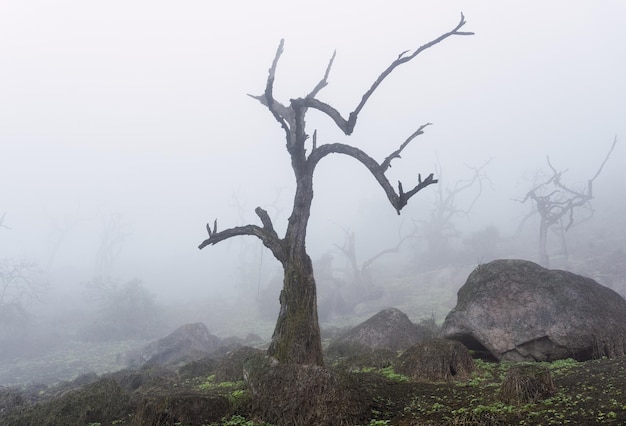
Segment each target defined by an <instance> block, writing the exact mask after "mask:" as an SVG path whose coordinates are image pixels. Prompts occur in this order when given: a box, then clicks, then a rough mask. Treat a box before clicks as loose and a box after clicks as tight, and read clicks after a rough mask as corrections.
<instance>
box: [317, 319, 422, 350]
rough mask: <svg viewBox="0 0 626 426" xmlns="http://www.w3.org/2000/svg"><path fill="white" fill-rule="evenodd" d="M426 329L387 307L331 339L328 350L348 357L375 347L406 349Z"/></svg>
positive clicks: (419, 339) (420, 337)
mask: <svg viewBox="0 0 626 426" xmlns="http://www.w3.org/2000/svg"><path fill="white" fill-rule="evenodd" d="M428 335H429V330H427V329H426V328H425V327H422V326H419V325H417V324H415V323H413V322H411V320H410V319H409V317H408V316H407V315H406V314H405V313H404V312H402V311H400V310H398V309H396V308H387V309H383V310H382V311H380V312H378V313H377V314H376V315H374V316H373V317H371V318H369V319H368V320H366V321H364V322H362V323H361V324H359V325H357V326H356V327H354V328H353V329H351V330H350V331H348V332H347V333H345V334H343V335H341V336H339V337H338V338H336V339H335V340H333V341H332V342H331V343H330V345H329V346H328V350H327V353H328V354H329V355H330V356H331V357H334V356H340V357H341V356H350V355H356V354H360V353H362V352H364V351H366V352H369V351H372V350H375V349H389V350H392V351H400V350H405V349H407V348H408V347H410V346H411V345H414V344H415V343H417V342H420V341H422V340H424V339H425V338H426V337H427V336H428Z"/></svg>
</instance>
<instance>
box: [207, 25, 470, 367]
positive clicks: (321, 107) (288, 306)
mask: <svg viewBox="0 0 626 426" xmlns="http://www.w3.org/2000/svg"><path fill="white" fill-rule="evenodd" d="M463 25H465V18H464V17H463V15H462V14H461V19H460V21H459V23H458V24H457V25H456V26H455V27H454V28H453V29H452V30H451V31H449V32H447V33H445V34H442V35H441V36H439V37H437V38H435V39H434V40H432V41H430V42H428V43H426V44H424V45H423V46H420V47H419V48H417V49H416V50H414V51H413V52H412V53H411V52H410V51H405V52H402V53H401V54H400V55H398V57H397V58H396V59H395V60H394V61H393V62H392V63H391V64H390V65H389V66H388V67H387V68H386V69H385V70H384V71H383V72H382V73H381V74H380V75H379V76H378V78H377V79H376V81H374V83H373V84H372V86H371V87H370V88H369V90H367V91H366V92H365V94H364V95H363V97H362V98H361V100H360V102H359V103H358V104H357V106H356V108H355V109H354V111H352V112H351V113H350V114H348V117H347V119H346V118H344V117H343V116H342V115H341V113H340V112H339V111H338V110H337V109H335V108H334V107H332V106H331V105H329V104H327V103H325V102H322V101H321V100H319V99H318V98H317V95H318V94H319V92H320V91H321V90H322V89H323V88H324V87H326V85H327V84H328V76H329V74H330V70H331V67H332V64H333V61H334V59H335V54H333V55H332V57H331V59H330V61H329V63H328V66H327V68H326V72H325V74H324V76H323V78H322V79H321V80H320V81H319V83H317V85H316V86H315V87H314V88H313V90H312V91H311V92H310V93H309V94H308V95H306V96H304V97H301V98H295V99H290V100H289V103H288V104H283V103H281V102H279V101H278V100H276V99H275V98H274V94H273V91H274V78H275V75H276V68H277V66H278V61H279V59H280V57H281V55H282V53H283V45H284V40H281V42H280V44H279V46H278V50H277V51H276V55H275V57H274V60H273V62H272V65H271V67H270V69H269V75H268V78H267V84H266V86H265V92H264V93H263V94H262V95H260V96H252V95H251V96H252V97H253V98H254V99H256V100H258V101H259V102H260V103H261V104H263V105H264V106H265V107H266V108H267V109H268V110H269V112H270V113H271V114H272V116H273V117H274V119H275V120H276V121H277V122H278V123H279V124H280V126H281V127H282V129H283V131H284V132H285V139H286V142H287V145H286V147H287V151H288V153H289V155H290V157H291V166H292V169H293V171H294V175H295V180H296V191H295V196H294V201H293V208H292V211H291V215H290V216H289V219H288V224H287V229H286V231H285V236H284V237H282V238H280V237H279V236H278V234H277V233H276V231H275V230H274V226H273V224H272V221H271V219H270V217H269V215H268V213H267V211H265V210H264V209H262V208H261V207H257V208H256V209H255V212H256V214H257V216H258V217H259V219H260V220H261V223H262V226H258V225H252V224H250V225H244V226H237V227H233V228H228V229H225V230H222V231H219V230H218V228H217V220H216V221H215V222H213V225H212V226H211V225H209V224H207V231H208V234H209V238H207V239H206V240H204V241H203V242H202V243H201V244H200V246H199V248H200V249H202V248H204V247H206V246H208V245H213V244H217V243H219V242H220V241H223V240H226V239H228V238H231V237H235V236H240V235H252V236H256V237H257V238H259V239H260V240H261V241H262V242H263V244H264V245H265V246H266V247H267V248H268V249H270V250H271V252H272V254H273V255H274V257H275V258H276V259H278V261H280V263H281V264H282V266H283V270H284V281H283V289H282V291H281V294H280V298H279V300H280V306H281V307H280V312H279V315H278V320H277V322H276V328H275V329H274V334H273V336H272V341H271V343H270V346H269V348H268V353H269V355H271V356H273V357H274V358H275V359H277V360H278V361H279V362H283V363H295V364H316V365H322V364H323V358H322V345H321V338H320V329H319V322H318V316H317V296H316V286H315V280H314V277H313V266H312V262H311V259H310V257H309V255H308V254H307V252H306V245H305V240H306V231H307V224H308V221H309V216H310V212H311V203H312V201H313V172H314V170H315V167H316V166H317V165H318V163H319V162H320V161H321V160H322V159H323V158H325V157H326V156H328V155H330V154H344V155H347V156H349V157H352V158H354V159H355V160H357V161H358V162H360V163H361V164H362V165H363V166H365V167H366V168H367V169H368V170H369V171H370V173H372V175H373V176H374V177H375V178H376V180H377V182H378V183H379V184H380V186H381V187H382V189H383V190H384V192H385V194H386V195H387V198H388V199H389V202H390V203H391V205H392V206H393V207H394V209H395V210H396V212H397V213H398V214H400V210H401V209H402V208H403V207H404V206H405V205H406V204H407V202H408V201H409V199H410V198H411V197H413V196H414V195H415V194H417V193H418V192H419V191H421V190H422V189H424V188H426V187H427V186H429V185H432V184H434V183H436V182H437V180H436V179H435V178H434V176H433V174H432V173H431V174H430V175H428V176H427V177H426V178H425V179H422V177H421V175H419V174H418V183H417V185H415V186H414V187H413V188H412V189H410V190H408V191H405V190H404V188H403V185H402V183H400V182H398V188H397V190H396V189H395V188H394V187H393V186H392V184H391V183H390V182H389V180H388V178H387V176H386V175H385V172H386V171H387V170H388V169H389V167H390V164H391V161H392V160H394V159H396V158H400V154H401V153H402V151H403V150H404V148H406V146H407V145H408V144H409V143H410V142H411V141H412V140H413V139H414V138H415V137H417V136H419V135H421V134H422V133H423V132H424V129H425V128H426V127H427V126H428V125H429V124H430V123H427V124H424V125H422V126H420V127H419V128H418V129H417V130H416V131H415V132H414V133H413V134H412V135H410V136H409V137H408V138H407V139H406V140H405V141H404V142H403V143H402V144H401V145H400V147H399V148H398V149H397V150H395V151H393V152H392V153H391V154H390V155H389V156H387V157H386V158H385V159H384V160H383V161H382V162H380V163H379V162H378V161H376V160H375V159H373V158H372V157H370V156H369V155H368V154H367V153H365V152H364V151H362V150H361V149H359V148H357V147H355V146H352V145H347V144H343V143H325V144H318V141H317V132H316V131H314V132H313V135H312V138H311V139H309V135H308V134H307V131H306V121H305V119H306V115H307V112H308V111H309V109H314V110H317V111H319V112H321V113H323V114H325V115H326V116H328V117H329V118H330V119H331V120H332V121H333V122H334V123H335V125H336V126H337V127H338V128H339V129H340V130H341V131H342V132H343V133H344V134H345V135H346V136H349V135H350V134H352V132H353V130H354V127H355V125H356V122H357V119H358V117H359V113H360V112H361V110H362V109H363V108H364V107H365V104H366V103H367V101H368V100H369V99H370V97H371V96H372V94H373V93H374V92H375V91H376V89H377V88H378V87H379V86H380V84H381V83H382V82H383V81H384V80H385V78H387V77H388V76H389V74H391V73H392V72H393V71H394V70H395V69H396V68H397V67H398V66H400V65H402V64H405V63H407V62H409V61H411V60H412V59H414V58H415V57H416V56H417V55H418V54H420V53H421V52H423V51H425V50H426V49H429V48H430V47H432V46H434V45H436V44H438V43H439V42H441V41H443V40H445V39H447V38H448V37H451V36H457V35H471V34H472V33H470V32H462V31H460V29H461V27H463Z"/></svg>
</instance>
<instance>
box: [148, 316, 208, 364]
mask: <svg viewBox="0 0 626 426" xmlns="http://www.w3.org/2000/svg"><path fill="white" fill-rule="evenodd" d="M219 345H220V338H219V337H217V336H214V335H212V334H211V333H209V329H208V328H207V326H206V325H204V324H203V323H201V322H198V323H193V324H185V325H182V326H180V327H178V328H177V329H176V330H174V331H173V332H172V333H170V334H169V335H167V336H165V337H163V338H162V339H159V340H156V341H154V342H152V343H150V344H149V345H147V346H146V347H145V348H143V350H142V351H141V357H142V358H143V359H144V360H145V362H146V364H148V365H151V364H158V365H173V364H181V363H187V362H191V361H196V360H199V359H202V358H204V357H206V356H207V355H208V354H210V353H212V352H214V351H215V350H216V349H217V348H218V347H219Z"/></svg>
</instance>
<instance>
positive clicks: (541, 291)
mask: <svg viewBox="0 0 626 426" xmlns="http://www.w3.org/2000/svg"><path fill="white" fill-rule="evenodd" d="M442 335H443V337H446V338H449V339H455V340H458V341H460V342H461V343H463V344H465V346H467V347H468V348H469V349H475V350H483V351H484V350H487V351H488V352H489V353H491V355H493V356H494V357H495V358H497V359H498V360H507V361H532V360H536V361H551V360H556V359H564V358H575V359H578V360H588V359H592V358H598V357H603V356H606V357H616V356H621V355H624V353H625V351H626V301H625V300H624V299H623V298H622V297H621V296H620V295H619V294H617V293H616V292H614V291H613V290H611V289H609V288H607V287H604V286H602V285H600V284H598V283H597V282H595V281H594V280H592V279H590V278H586V277H583V276H580V275H576V274H573V273H571V272H567V271H559V270H549V269H545V268H543V267H541V266H539V265H537V264H535V263H533V262H529V261H525V260H512V259H504V260H495V261H493V262H490V263H487V264H484V265H480V266H478V267H477V268H476V269H474V271H473V272H472V273H471V274H470V275H469V277H468V278H467V282H466V283H465V285H463V287H461V288H460V289H459V291H458V301H457V305H456V307H455V308H454V309H453V310H452V311H451V312H450V313H449V314H448V316H447V317H446V319H445V321H444V323H443V328H442Z"/></svg>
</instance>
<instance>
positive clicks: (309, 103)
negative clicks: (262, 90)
mask: <svg viewBox="0 0 626 426" xmlns="http://www.w3.org/2000/svg"><path fill="white" fill-rule="evenodd" d="M465 24H466V21H465V16H463V14H462V13H461V20H460V21H459V23H458V24H457V25H456V27H454V29H452V30H451V31H449V32H447V33H445V34H442V35H440V36H439V37H437V38H436V39H434V40H431V41H430V42H428V43H426V44H424V45H422V46H420V47H419V48H417V49H416V50H415V51H414V52H413V53H412V54H410V55H408V56H405V53H407V52H408V50H406V51H404V52H402V53H401V54H400V55H398V58H397V59H396V60H395V61H393V62H392V63H391V65H389V66H388V67H387V68H386V69H385V70H384V71H383V72H382V73H381V74H380V75H379V76H378V78H377V79H376V80H375V81H374V83H372V86H371V87H370V88H369V90H368V91H367V92H365V94H364V95H363V97H362V98H361V102H359V104H358V105H357V106H356V108H355V109H354V111H352V112H351V113H350V114H349V115H348V119H347V120H346V119H345V118H343V117H342V116H341V113H339V111H337V110H336V109H335V108H333V107H332V106H330V105H328V104H326V103H324V102H321V101H319V100H317V99H315V98H314V97H307V98H305V99H302V100H299V101H302V102H304V104H305V106H306V107H309V108H314V109H317V110H318V111H321V112H323V113H325V114H326V115H328V116H329V117H330V118H331V119H332V120H333V121H334V122H335V124H336V125H337V127H339V128H340V129H341V130H342V131H343V132H344V134H346V135H350V134H352V132H353V130H354V126H355V125H356V121H357V118H358V115H359V113H360V112H361V110H362V109H363V107H365V104H366V103H367V101H368V100H369V98H370V96H372V94H373V93H374V91H376V89H377V88H378V86H380V84H381V83H382V82H383V81H384V80H385V78H387V76H389V74H391V73H392V71H393V70H394V69H396V68H397V67H398V66H400V65H402V64H404V63H406V62H409V61H410V60H412V59H413V58H415V57H416V56H417V55H419V54H420V53H422V52H423V51H424V50H426V49H429V48H431V47H433V46H434V45H436V44H437V43H440V42H442V41H443V40H445V39H447V38H448V37H451V36H455V35H461V36H464V35H473V34H474V33H473V32H465V31H459V30H460V29H461V27H463V25H465ZM333 57H334V56H333ZM331 63H332V61H331ZM322 81H325V79H324V80H322Z"/></svg>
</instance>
